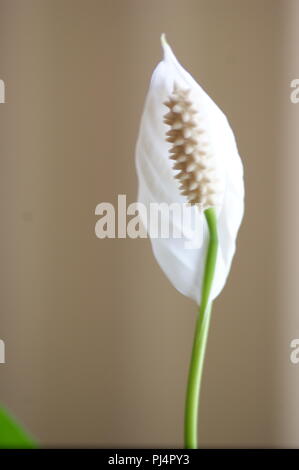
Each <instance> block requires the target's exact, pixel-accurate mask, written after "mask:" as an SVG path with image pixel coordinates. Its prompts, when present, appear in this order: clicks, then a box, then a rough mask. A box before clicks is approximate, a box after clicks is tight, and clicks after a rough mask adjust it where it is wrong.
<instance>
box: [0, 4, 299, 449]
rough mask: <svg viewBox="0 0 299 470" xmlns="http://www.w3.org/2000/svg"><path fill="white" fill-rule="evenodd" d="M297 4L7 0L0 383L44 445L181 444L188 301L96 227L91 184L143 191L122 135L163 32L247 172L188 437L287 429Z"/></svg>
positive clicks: (258, 439) (143, 247)
mask: <svg viewBox="0 0 299 470" xmlns="http://www.w3.org/2000/svg"><path fill="white" fill-rule="evenodd" d="M297 9H298V1H296V0H294V1H292V0H288V1H285V0H281V1H280V0H277V1H276V0H185V1H177V0H172V1H171V0H147V1H145V0H109V1H108V0H106V1H105V0H98V1H93V0H87V1H83V0H81V1H79V0H73V1H71V0H60V1H58V0H0V78H1V79H3V80H4V81H5V83H6V100H7V103H6V104H4V105H0V152H1V171H0V175H1V176H0V178H1V181H0V192H1V197H0V208H1V221H2V223H1V243H0V256H1V258H0V259H1V279H0V281H1V282H0V286H1V291H0V302H1V320H0V338H2V339H4V340H5V343H6V356H7V357H6V359H7V362H6V364H5V365H0V383H1V389H0V398H1V400H2V401H3V402H4V403H5V404H7V405H8V406H9V407H10V408H11V409H12V410H13V411H14V413H15V414H16V415H17V416H18V417H19V418H21V420H22V421H23V422H24V423H26V425H27V427H28V428H29V429H30V430H31V431H32V433H33V434H34V435H35V436H36V437H37V438H38V440H39V441H40V442H41V443H42V445H47V446H55V445H60V446H61V445H72V446H100V447H101V446H102V447H104V446H121V447H125V446H130V447H137V446H144V447H153V446H157V447H166V446H167V447H173V446H181V445H182V423H183V407H184V394H185V384H186V377H187V369H188V362H189V356H190V351H191V343H192V338H193V328H194V321H195V315H196V306H195V304H193V303H192V302H191V301H189V300H188V299H186V298H184V297H182V296H181V295H180V294H179V293H177V292H176V291H175V290H174V288H173V287H172V286H171V285H170V284H169V282H168V281H167V279H166V278H165V277H164V275H163V274H162V272H161V271H160V269H159V267H158V265H157V264H156V262H155V260H154V258H153V256H152V253H151V248H150V243H149V241H148V240H130V239H125V240H99V239H97V238H96V237H95V235H94V226H95V223H96V220H97V217H96V216H95V215H94V210H95V207H96V205H97V204H98V203H99V202H102V201H107V202H116V199H117V195H118V194H126V195H127V198H128V202H133V201H134V200H135V198H136V189H137V181H136V174H135V167H134V159H133V155H134V146H135V139H136V134H137V129H138V124H139V118H140V115H141V111H142V106H143V102H144V98H145V94H146V90H147V87H148V83H149V78H150V75H151V73H152V70H153V68H154V66H155V65H156V63H157V62H158V61H159V60H160V57H161V50H160V45H159V37H160V34H161V32H166V33H167V37H168V40H169V41H170V43H171V44H172V46H173V47H174V49H175V51H176V54H177V56H178V58H179V59H180V60H181V62H182V63H183V65H184V66H185V67H186V68H187V69H188V70H189V71H190V72H191V73H192V74H193V75H194V77H195V78H196V79H197V80H198V81H200V83H201V84H202V85H203V86H204V87H205V89H206V90H207V91H208V93H209V94H210V95H211V96H212V98H213V99H214V100H215V101H216V102H217V103H218V104H219V105H220V107H221V108H223V109H224V110H225V112H226V113H227V115H228V117H229V119H230V121H231V123H232V126H233V128H234V130H235V133H236V136H237V140H238V145H239V149H240V152H241V154H242V156H243V161H244V166H245V172H246V189H247V199H246V218H245V220H244V223H243V226H242V230H241V232H240V236H239V240H238V254H237V256H236V258H235V261H234V264H233V268H232V272H231V275H230V278H229V281H228V283H227V285H226V288H225V290H224V291H223V293H222V295H221V297H220V298H219V299H218V300H217V302H216V303H215V307H214V314H213V320H212V328H211V334H210V339H209V344H208V354H207V363H206V369H205V374H204V386H203V394H202V403H201V428H200V440H201V445H202V446H211V447H213V446H222V447H227V446H230V447H235V446H246V447H253V446H258V447H263V446H281V445H284V446H288V445H293V446H298V443H299V425H298V422H299V421H298V404H297V401H296V396H297V392H298V391H299V383H298V378H299V365H298V366H297V368H296V366H294V365H291V364H290V361H289V353H290V351H289V342H290V340H291V339H293V338H295V337H298V336H299V324H298V322H297V320H296V317H297V311H296V306H297V305H298V304H299V298H298V289H297V286H296V284H297V279H298V268H297V267H296V259H298V256H297V254H296V250H295V251H294V250H293V247H295V248H296V245H298V243H297V239H298V236H299V228H297V227H296V221H295V223H294V218H296V217H297V212H298V211H297V204H296V201H297V200H298V197H299V194H298V190H297V189H293V190H292V188H296V187H297V186H298V184H297V174H298V171H297V170H298V169H297V168H296V165H298V164H297V163H296V160H297V148H298V146H299V142H297V143H296V127H297V126H298V113H299V105H298V108H296V106H295V105H292V104H291V103H290V100H289V93H290V88H289V83H290V80H292V79H293V78H296V76H298V75H299V63H298V60H297V62H296V59H295V57H296V56H298V53H297V51H296V47H295V45H296V43H297V42H298V41H297V38H296V29H297V28H296V26H297V25H296V21H295V19H294V18H296V13H297V12H296V10H297ZM297 17H298V16H297ZM289 124H290V125H289ZM297 140H298V138H297ZM292 183H293V185H292ZM288 249H289V251H288ZM292 271H294V272H293V273H292Z"/></svg>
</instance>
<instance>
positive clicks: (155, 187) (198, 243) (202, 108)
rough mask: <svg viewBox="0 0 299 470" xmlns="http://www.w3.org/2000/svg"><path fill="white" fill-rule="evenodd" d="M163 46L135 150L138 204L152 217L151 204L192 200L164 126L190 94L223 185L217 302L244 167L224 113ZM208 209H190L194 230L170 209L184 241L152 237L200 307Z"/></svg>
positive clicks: (165, 265)
mask: <svg viewBox="0 0 299 470" xmlns="http://www.w3.org/2000/svg"><path fill="white" fill-rule="evenodd" d="M162 44H163V49H164V59H163V60H162V61H161V62H160V63H159V64H158V66H157V67H156V69H155V70H154V73H153V76H152V79H151V83H150V87H149V91H148V95H147V98H146V102H145V106H144V112H143V116H142V119H141V125H140V131H139V137H138V141H137V146H136V165H137V173H138V180H139V191H138V201H139V202H141V203H143V204H144V205H145V206H146V207H147V209H148V214H149V213H150V203H153V202H154V203H158V204H161V203H167V204H169V205H171V204H173V203H179V204H185V203H186V202H188V199H187V197H186V196H185V195H184V194H182V192H184V191H182V188H181V189H179V184H178V178H175V177H176V176H177V174H178V172H179V171H180V170H179V169H175V168H173V166H174V161H173V159H171V158H170V153H169V152H170V151H171V149H172V147H173V142H169V141H167V135H166V134H167V132H168V131H169V129H170V127H169V125H167V118H166V122H165V115H166V114H167V112H168V109H167V103H168V102H169V98H170V97H171V96H173V92H174V90H178V89H179V90H188V92H187V94H188V100H189V101H190V103H191V105H192V109H194V110H195V111H196V113H197V114H198V116H199V117H200V132H201V133H202V134H203V135H204V145H203V146H202V150H203V151H204V152H205V154H206V155H208V156H209V157H211V158H212V159H213V169H214V170H215V171H216V173H217V179H218V180H219V181H220V183H221V192H219V194H217V196H218V198H217V200H216V199H213V198H212V199H211V200H209V201H208V204H207V206H208V207H211V205H213V204H214V203H215V204H216V205H215V209H216V211H217V219H218V233H219V250H218V257H217V266H216V273H215V278H214V282H213V287H212V292H211V299H214V298H215V297H216V296H217V295H218V294H219V293H220V291H221V290H222V288H223V286H224V284H225V281H226V278H227V276H228V273H229V270H230V266H231V261H232V258H233V255H234V252H235V244H236V237H237V232H238V229H239V226H240V223H241V220H242V216H243V210H244V185H243V168H242V163H241V159H240V157H239V154H238V150H237V146H236V142H235V138H234V135H233V132H232V130H231V128H230V126H229V124H228V121H227V119H226V117H225V115H224V114H223V112H222V111H221V110H220V109H219V108H218V106H217V105H216V104H215V103H214V102H213V101H212V99H211V98H210V97H209V96H208V95H207V94H206V93H205V91H204V90H203V89H202V88H201V87H200V85H198V83H197V82H196V81H195V80H194V79H193V78H192V76H191V75H190V74H189V73H188V72H187V71H186V70H184V68H183V67H182V66H181V65H180V64H179V62H178V61H177V59H176V57H175V56H174V54H173V52H172V50H171V48H170V47H169V45H168V44H167V43H166V42H165V41H162ZM165 103H166V104H165ZM187 137H188V136H187ZM168 140H169V139H168ZM182 144H183V143H182ZM199 145H200V144H199ZM199 150H201V149H200V148H199ZM199 179H200V178H199ZM181 191H182V192H181ZM189 200H190V198H189ZM204 208H205V207H204V206H203V207H202V209H201V208H199V207H198V206H196V205H192V206H191V205H190V207H188V209H187V210H188V211H190V221H192V220H193V221H194V220H196V221H197V223H196V224H195V225H194V223H191V222H190V226H188V218H187V219H186V218H185V219H184V226H182V218H181V217H180V216H178V214H177V213H176V212H175V211H170V217H171V225H172V226H175V227H177V228H178V230H181V232H182V234H183V236H182V237H180V238H174V237H172V236H170V237H168V238H162V237H160V238H151V243H152V248H153V252H154V255H155V257H156V259H157V261H158V263H159V265H160V266H161V268H162V270H163V271H164V273H165V274H166V276H167V277H168V278H169V280H170V281H171V282H172V284H173V285H174V286H175V287H176V289H178V291H180V292H181V293H182V294H184V295H186V296H188V297H190V298H192V299H194V300H195V301H196V302H197V303H200V300H201V285H202V278H203V273H204V265H205V257H206V252H207V243H208V232H207V225H206V221H205V217H204V214H203V209H204ZM141 216H142V214H141ZM191 246H194V248H191Z"/></svg>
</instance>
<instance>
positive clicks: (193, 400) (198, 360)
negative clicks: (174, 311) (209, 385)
mask: <svg viewBox="0 0 299 470" xmlns="http://www.w3.org/2000/svg"><path fill="white" fill-rule="evenodd" d="M204 214H205V217H206V221H207V224H208V229H209V244H208V251H207V257H206V262H205V271H204V278H203V284H202V292H201V305H200V308H199V312H198V318H197V322H196V328H195V335H194V343H193V349H192V355H191V362H190V369H189V377H188V385H187V395H186V407H185V448H186V449H197V427H198V425H197V423H198V406H199V395H200V386H201V377H202V372H203V366H204V358H205V351H206V344H207V338H208V331H209V323H210V316H211V308H212V303H211V302H210V303H209V297H210V292H211V288H212V284H213V279H214V274H215V268H216V260H217V251H218V234H217V218H216V213H215V210H214V209H213V208H210V209H207V210H205V212H204Z"/></svg>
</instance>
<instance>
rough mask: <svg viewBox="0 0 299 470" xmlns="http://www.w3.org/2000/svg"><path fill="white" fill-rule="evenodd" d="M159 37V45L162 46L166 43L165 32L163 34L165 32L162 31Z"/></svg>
mask: <svg viewBox="0 0 299 470" xmlns="http://www.w3.org/2000/svg"><path fill="white" fill-rule="evenodd" d="M160 39H161V45H162V47H163V48H164V47H165V46H167V45H168V42H167V39H166V34H165V33H162V34H161V38H160Z"/></svg>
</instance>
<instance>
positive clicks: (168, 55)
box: [161, 33, 176, 63]
mask: <svg viewBox="0 0 299 470" xmlns="http://www.w3.org/2000/svg"><path fill="white" fill-rule="evenodd" d="M161 46H162V49H163V52H164V60H165V61H166V62H173V63H175V62H176V58H175V56H174V54H173V52H172V50H171V47H170V45H169V43H168V41H167V39H166V34H165V33H163V34H161Z"/></svg>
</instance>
